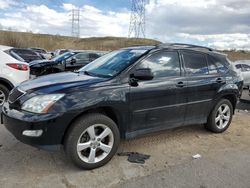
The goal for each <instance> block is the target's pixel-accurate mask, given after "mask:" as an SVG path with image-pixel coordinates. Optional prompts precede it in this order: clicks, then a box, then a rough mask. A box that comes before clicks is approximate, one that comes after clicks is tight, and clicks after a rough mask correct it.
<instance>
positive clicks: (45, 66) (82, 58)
mask: <svg viewBox="0 0 250 188" xmlns="http://www.w3.org/2000/svg"><path fill="white" fill-rule="evenodd" d="M102 53H103V52H98V51H71V52H66V53H63V54H61V55H59V56H56V57H55V58H53V59H51V60H37V61H33V62H31V63H30V72H31V75H32V77H37V76H42V75H46V74H51V73H58V72H64V71H76V70H78V69H79V68H81V67H83V66H85V65H87V64H88V63H90V62H91V61H93V60H95V59H97V58H99V57H100V56H101V55H102Z"/></svg>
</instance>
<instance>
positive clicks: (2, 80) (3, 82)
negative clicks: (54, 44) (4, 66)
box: [0, 77, 14, 90]
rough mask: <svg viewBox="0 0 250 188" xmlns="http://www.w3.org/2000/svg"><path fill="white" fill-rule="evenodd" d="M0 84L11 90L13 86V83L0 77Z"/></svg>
mask: <svg viewBox="0 0 250 188" xmlns="http://www.w3.org/2000/svg"><path fill="white" fill-rule="evenodd" d="M0 84H2V85H4V86H5V87H7V88H8V89H9V90H12V89H13V88H14V85H13V84H12V83H11V82H10V81H9V80H7V79H5V78H1V77H0Z"/></svg>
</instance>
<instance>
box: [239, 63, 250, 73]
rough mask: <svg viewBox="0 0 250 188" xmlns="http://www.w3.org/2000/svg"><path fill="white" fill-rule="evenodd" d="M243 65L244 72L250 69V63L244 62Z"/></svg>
mask: <svg viewBox="0 0 250 188" xmlns="http://www.w3.org/2000/svg"><path fill="white" fill-rule="evenodd" d="M241 66H242V71H243V72H247V71H250V66H249V65H246V64H242V65H241Z"/></svg>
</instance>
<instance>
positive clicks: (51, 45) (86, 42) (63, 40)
mask: <svg viewBox="0 0 250 188" xmlns="http://www.w3.org/2000/svg"><path fill="white" fill-rule="evenodd" d="M158 43H159V41H156V40H151V39H128V38H121V37H91V38H74V37H66V36H58V35H47V34H33V33H24V32H12V31H0V44H2V45H8V46H14V47H23V48H25V47H41V48H45V49H47V50H55V49H60V48H69V49H93V50H114V49H117V48H121V47H126V46H131V45H141V44H146V45H148V44H158Z"/></svg>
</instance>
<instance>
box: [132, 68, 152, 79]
mask: <svg viewBox="0 0 250 188" xmlns="http://www.w3.org/2000/svg"><path fill="white" fill-rule="evenodd" d="M131 77H132V78H135V79H137V80H152V79H153V78H154V75H153V73H152V71H151V69H150V68H143V69H136V70H135V72H134V74H132V75H131Z"/></svg>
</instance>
